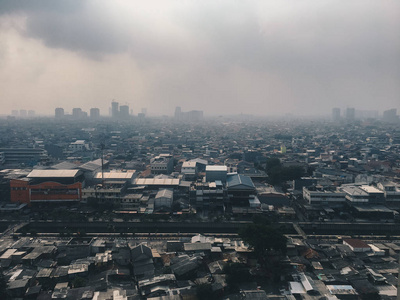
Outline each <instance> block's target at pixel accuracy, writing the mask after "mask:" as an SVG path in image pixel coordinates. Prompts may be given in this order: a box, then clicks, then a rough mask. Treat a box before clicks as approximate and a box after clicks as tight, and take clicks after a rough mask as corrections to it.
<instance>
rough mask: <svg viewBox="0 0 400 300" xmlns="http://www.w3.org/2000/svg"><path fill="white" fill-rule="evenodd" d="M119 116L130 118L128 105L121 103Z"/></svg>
mask: <svg viewBox="0 0 400 300" xmlns="http://www.w3.org/2000/svg"><path fill="white" fill-rule="evenodd" d="M119 117H120V118H121V119H128V118H129V106H128V105H121V106H120V107H119Z"/></svg>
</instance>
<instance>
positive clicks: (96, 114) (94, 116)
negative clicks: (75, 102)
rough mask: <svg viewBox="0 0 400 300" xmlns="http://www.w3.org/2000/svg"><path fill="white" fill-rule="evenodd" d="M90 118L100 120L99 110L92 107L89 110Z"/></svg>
mask: <svg viewBox="0 0 400 300" xmlns="http://www.w3.org/2000/svg"><path fill="white" fill-rule="evenodd" d="M90 117H91V118H92V119H98V118H100V109H98V108H96V107H93V108H91V109H90Z"/></svg>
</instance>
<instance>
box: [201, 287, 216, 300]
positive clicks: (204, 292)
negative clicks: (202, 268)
mask: <svg viewBox="0 0 400 300" xmlns="http://www.w3.org/2000/svg"><path fill="white" fill-rule="evenodd" d="M196 295H197V299H199V300H209V299H216V297H215V295H214V293H213V291H212V288H211V285H210V284H208V283H203V284H200V285H198V286H197V289H196Z"/></svg>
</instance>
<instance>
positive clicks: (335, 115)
mask: <svg viewBox="0 0 400 300" xmlns="http://www.w3.org/2000/svg"><path fill="white" fill-rule="evenodd" d="M332 120H333V121H335V122H336V121H339V120H340V108H337V107H335V108H332Z"/></svg>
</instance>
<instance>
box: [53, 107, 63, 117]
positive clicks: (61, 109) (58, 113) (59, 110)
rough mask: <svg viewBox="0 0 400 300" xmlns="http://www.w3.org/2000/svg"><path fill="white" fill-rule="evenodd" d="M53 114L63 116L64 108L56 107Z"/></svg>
mask: <svg viewBox="0 0 400 300" xmlns="http://www.w3.org/2000/svg"><path fill="white" fill-rule="evenodd" d="M54 116H55V117H56V118H63V117H64V108H61V107H57V108H56V109H55V111H54Z"/></svg>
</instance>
